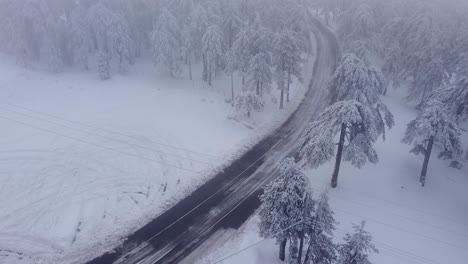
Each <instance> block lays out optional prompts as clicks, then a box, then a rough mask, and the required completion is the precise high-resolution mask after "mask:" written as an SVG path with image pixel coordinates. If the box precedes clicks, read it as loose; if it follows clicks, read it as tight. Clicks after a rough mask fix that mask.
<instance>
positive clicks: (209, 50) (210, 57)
mask: <svg viewBox="0 0 468 264" xmlns="http://www.w3.org/2000/svg"><path fill="white" fill-rule="evenodd" d="M202 47H203V48H202V49H203V57H204V62H203V63H204V64H205V68H206V70H207V72H206V75H207V76H206V79H207V81H208V85H210V86H211V81H212V78H213V74H214V73H216V72H218V71H219V70H220V64H221V60H222V59H223V58H224V51H223V32H222V31H221V29H220V28H219V27H218V26H217V25H212V26H210V27H208V28H207V29H206V32H205V34H204V35H203V38H202Z"/></svg>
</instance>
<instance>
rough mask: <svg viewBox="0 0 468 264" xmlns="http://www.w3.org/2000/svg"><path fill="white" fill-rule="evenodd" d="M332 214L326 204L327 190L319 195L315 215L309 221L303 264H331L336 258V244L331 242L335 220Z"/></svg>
mask: <svg viewBox="0 0 468 264" xmlns="http://www.w3.org/2000/svg"><path fill="white" fill-rule="evenodd" d="M333 214H334V213H333V211H332V210H331V209H330V205H329V204H328V192H327V191H325V192H323V193H322V194H321V195H320V198H319V200H318V201H317V206H316V209H315V215H314V216H313V217H312V218H311V220H310V221H309V222H310V223H309V227H308V230H307V234H308V236H309V238H308V239H309V243H308V248H307V253H306V255H305V260H304V264H310V263H311V262H312V263H314V264H315V263H322V264H332V263H334V261H335V260H336V258H337V256H336V245H335V244H334V243H333V230H335V224H336V221H335V218H334V217H333Z"/></svg>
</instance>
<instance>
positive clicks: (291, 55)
mask: <svg viewBox="0 0 468 264" xmlns="http://www.w3.org/2000/svg"><path fill="white" fill-rule="evenodd" d="M301 53H302V51H301V49H300V44H299V41H298V36H297V35H296V33H294V32H293V31H291V30H288V29H285V30H283V31H281V32H280V33H278V35H277V36H276V37H275V39H274V44H273V62H274V65H275V68H276V71H275V73H276V80H277V81H276V83H277V85H278V89H280V91H281V96H280V108H281V109H283V107H284V94H285V93H286V101H287V102H289V88H290V84H291V82H292V77H293V76H295V77H296V78H297V79H298V80H300V81H301V80H302V73H301V65H302V60H301Z"/></svg>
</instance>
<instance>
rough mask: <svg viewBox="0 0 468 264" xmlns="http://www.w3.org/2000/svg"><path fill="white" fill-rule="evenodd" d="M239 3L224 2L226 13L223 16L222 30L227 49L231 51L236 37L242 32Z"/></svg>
mask: <svg viewBox="0 0 468 264" xmlns="http://www.w3.org/2000/svg"><path fill="white" fill-rule="evenodd" d="M238 3H239V2H237V1H222V3H221V4H222V5H223V8H222V10H223V11H224V12H223V14H222V20H223V21H222V29H223V32H224V36H225V38H226V40H225V43H226V47H227V48H228V49H230V48H231V47H232V45H233V44H234V39H235V36H236V35H237V34H238V32H239V31H240V29H241V27H242V25H243V22H242V20H241V18H240V17H239V11H238V6H237V4H238Z"/></svg>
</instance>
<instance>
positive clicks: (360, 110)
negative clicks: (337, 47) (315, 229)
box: [299, 54, 394, 188]
mask: <svg viewBox="0 0 468 264" xmlns="http://www.w3.org/2000/svg"><path fill="white" fill-rule="evenodd" d="M328 86H329V89H328V94H327V98H328V100H327V101H328V102H329V103H332V104H333V105H332V106H330V107H328V108H327V109H325V111H324V112H323V113H322V114H321V115H320V117H319V119H318V120H316V121H315V122H313V123H312V124H311V126H310V127H309V128H308V130H307V133H306V134H305V138H304V139H303V141H302V145H301V150H300V153H299V156H300V158H301V159H302V160H303V162H304V163H308V164H309V165H310V166H312V167H318V166H321V165H323V164H324V163H325V162H327V161H329V160H330V159H331V158H332V157H333V155H334V150H335V143H334V140H333V139H334V137H335V134H336V133H337V132H338V133H340V140H339V142H338V151H337V154H336V163H335V170H334V172H333V177H332V184H331V185H332V187H333V188H335V187H336V186H337V184H338V174H339V170H340V166H341V160H342V158H344V160H345V161H351V163H352V164H353V165H354V166H356V167H358V168H360V167H362V166H364V164H365V163H366V162H367V161H369V162H371V163H376V162H378V156H377V153H376V152H375V150H374V149H373V147H372V145H373V143H375V141H376V140H377V139H378V137H380V136H383V137H384V138H385V130H386V128H387V127H388V128H391V127H392V126H393V124H394V120H393V115H392V114H391V113H390V111H389V109H388V108H387V106H386V105H385V104H383V103H382V101H381V100H380V95H381V94H382V93H383V92H384V87H385V80H384V78H383V76H382V74H381V73H380V72H379V71H378V70H376V69H375V68H373V67H368V66H366V64H365V63H364V62H363V61H362V60H360V59H359V58H358V57H356V56H355V55H353V54H348V55H345V56H344V57H343V59H342V61H341V63H340V65H339V66H338V68H337V70H336V71H335V73H334V74H333V76H332V78H331V80H330V82H329V84H328ZM346 141H347V142H348V144H347V145H345V142H346Z"/></svg>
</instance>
